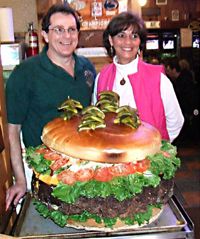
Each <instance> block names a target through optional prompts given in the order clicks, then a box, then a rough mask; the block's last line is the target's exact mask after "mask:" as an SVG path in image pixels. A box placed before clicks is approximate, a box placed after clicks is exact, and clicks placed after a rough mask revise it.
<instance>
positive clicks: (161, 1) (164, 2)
mask: <svg viewBox="0 0 200 239" xmlns="http://www.w3.org/2000/svg"><path fill="white" fill-rule="evenodd" d="M156 5H167V0H156Z"/></svg>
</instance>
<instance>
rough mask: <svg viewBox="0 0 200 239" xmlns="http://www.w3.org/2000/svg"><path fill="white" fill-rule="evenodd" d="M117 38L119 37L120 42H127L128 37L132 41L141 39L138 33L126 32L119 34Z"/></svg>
mask: <svg viewBox="0 0 200 239" xmlns="http://www.w3.org/2000/svg"><path fill="white" fill-rule="evenodd" d="M115 37H117V38H118V39H119V40H125V39H126V38H127V37H129V38H130V39H131V40H133V41H134V40H136V39H138V38H139V35H138V33H136V32H133V33H131V34H126V33H125V32H119V33H118V34H117V35H116V36H115Z"/></svg>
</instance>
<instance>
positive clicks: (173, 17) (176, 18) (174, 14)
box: [172, 10, 179, 21]
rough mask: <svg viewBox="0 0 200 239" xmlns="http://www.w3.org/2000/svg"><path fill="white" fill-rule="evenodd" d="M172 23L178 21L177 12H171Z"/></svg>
mask: <svg viewBox="0 0 200 239" xmlns="http://www.w3.org/2000/svg"><path fill="white" fill-rule="evenodd" d="M172 21H179V10H172Z"/></svg>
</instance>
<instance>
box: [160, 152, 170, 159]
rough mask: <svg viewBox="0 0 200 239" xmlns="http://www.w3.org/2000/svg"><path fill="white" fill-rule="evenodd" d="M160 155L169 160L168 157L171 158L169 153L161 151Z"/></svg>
mask: <svg viewBox="0 0 200 239" xmlns="http://www.w3.org/2000/svg"><path fill="white" fill-rule="evenodd" d="M161 153H162V154H163V156H164V157H166V158H170V157H171V155H170V153H168V152H166V151H161Z"/></svg>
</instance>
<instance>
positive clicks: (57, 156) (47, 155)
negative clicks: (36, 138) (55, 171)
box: [44, 151, 62, 161]
mask: <svg viewBox="0 0 200 239" xmlns="http://www.w3.org/2000/svg"><path fill="white" fill-rule="evenodd" d="M44 158H45V159H47V160H51V161H55V160H59V159H61V158H62V156H61V155H60V154H57V153H56V152H53V151H49V152H46V153H44Z"/></svg>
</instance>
